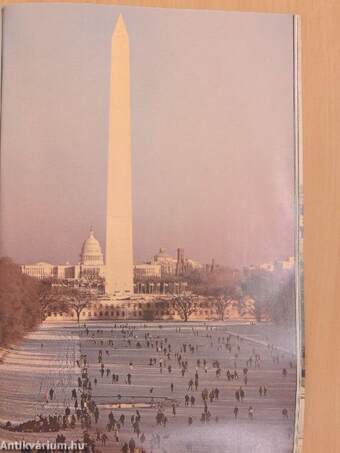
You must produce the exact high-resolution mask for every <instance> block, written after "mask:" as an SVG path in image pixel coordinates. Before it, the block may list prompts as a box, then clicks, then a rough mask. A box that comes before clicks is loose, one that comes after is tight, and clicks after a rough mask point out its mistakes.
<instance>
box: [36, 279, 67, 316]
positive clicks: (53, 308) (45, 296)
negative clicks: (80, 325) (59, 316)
mask: <svg viewBox="0 0 340 453" xmlns="http://www.w3.org/2000/svg"><path fill="white" fill-rule="evenodd" d="M64 295H65V289H64V288H62V287H59V286H53V283H52V281H49V280H44V281H41V282H39V288H38V302H39V306H40V311H41V318H42V319H45V318H46V317H47V316H48V315H49V313H51V312H63V313H66V312H68V306H67V304H66V302H65V300H64Z"/></svg>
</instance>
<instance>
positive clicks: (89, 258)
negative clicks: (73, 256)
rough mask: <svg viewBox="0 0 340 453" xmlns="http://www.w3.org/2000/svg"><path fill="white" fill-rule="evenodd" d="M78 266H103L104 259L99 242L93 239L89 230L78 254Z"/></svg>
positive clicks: (92, 232)
mask: <svg viewBox="0 0 340 453" xmlns="http://www.w3.org/2000/svg"><path fill="white" fill-rule="evenodd" d="M80 264H82V265H85V266H86V265H92V266H93V265H103V264H104V257H103V254H102V249H101V246H100V244H99V241H98V240H97V239H96V238H95V237H94V231H93V229H92V228H91V230H90V235H89V237H88V238H87V239H86V240H85V241H84V242H83V245H82V248H81V253H80Z"/></svg>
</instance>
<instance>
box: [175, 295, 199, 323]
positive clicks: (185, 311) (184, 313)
mask: <svg viewBox="0 0 340 453" xmlns="http://www.w3.org/2000/svg"><path fill="white" fill-rule="evenodd" d="M171 302H172V305H173V307H174V309H175V310H176V311H177V313H178V314H179V316H180V317H181V318H182V319H184V321H185V322H187V321H188V319H189V317H190V316H191V315H192V314H193V313H195V311H196V310H197V307H198V304H197V297H194V296H176V297H174V298H173V299H172V301H171Z"/></svg>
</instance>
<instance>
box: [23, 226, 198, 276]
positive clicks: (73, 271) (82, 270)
mask: <svg viewBox="0 0 340 453" xmlns="http://www.w3.org/2000/svg"><path fill="white" fill-rule="evenodd" d="M178 250H179V251H180V252H181V253H180V252H178V257H177V259H176V258H173V257H172V256H170V255H168V254H166V253H165V250H164V249H162V248H161V249H160V250H159V252H158V253H157V254H156V255H155V256H154V257H153V260H151V261H150V262H147V263H141V264H135V265H134V266H133V268H134V277H135V279H136V280H143V279H155V280H157V279H160V278H161V277H164V276H169V275H176V273H178V265H179V263H181V260H183V262H184V268H185V269H198V268H201V267H202V265H201V264H200V263H198V262H197V261H193V260H191V259H188V258H184V256H183V251H182V249H178ZM21 271H22V272H23V273H24V274H27V275H30V276H31V277H35V278H38V279H40V280H43V279H51V280H70V281H71V280H92V279H96V278H98V277H102V278H103V279H104V278H105V264H104V255H103V252H102V248H101V245H100V243H99V241H98V239H96V237H95V235H94V230H93V229H92V228H91V229H90V234H89V236H88V238H87V239H85V241H84V242H83V244H82V247H81V251H80V261H79V263H78V264H70V263H66V264H51V263H47V262H45V261H40V262H37V263H33V264H23V265H21Z"/></svg>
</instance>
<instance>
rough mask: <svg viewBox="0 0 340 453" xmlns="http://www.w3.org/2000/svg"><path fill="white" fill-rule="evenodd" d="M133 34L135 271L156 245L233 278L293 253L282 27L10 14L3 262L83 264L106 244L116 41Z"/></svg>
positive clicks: (181, 15)
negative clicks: (226, 269) (119, 28)
mask: <svg viewBox="0 0 340 453" xmlns="http://www.w3.org/2000/svg"><path fill="white" fill-rule="evenodd" d="M120 13H122V14H123V16H124V20H125V22H126V25H127V28H128V32H129V36H130V51H131V83H132V86H131V96H132V106H131V114H132V159H133V210H134V256H135V261H141V260H144V259H148V258H150V257H151V256H152V255H153V254H154V253H155V252H156V251H157V250H158V248H159V247H164V248H165V249H166V250H167V251H168V252H170V253H173V254H175V250H176V248H177V247H183V248H184V249H185V253H186V255H189V256H191V257H193V258H194V259H197V260H200V261H202V262H209V261H210V260H211V258H212V257H214V258H215V259H216V261H217V262H220V263H224V264H228V265H232V266H241V265H246V264H252V263H261V262H267V261H271V260H273V259H276V258H285V257H288V256H289V255H292V254H293V245H294V235H293V231H294V230H293V225H294V216H293V215H294V208H293V197H294V130H293V39H292V38H293V35H292V32H293V21H292V16H289V15H272V14H270V15H269V14H253V13H251V14H250V13H249V14H245V13H226V12H213V11H210V12H207V11H184V10H167V9H151V8H133V7H114V6H94V5H71V4H64V5H53V4H49V5H46V4H45V5H38V4H35V5H29V4H27V5H17V6H11V7H9V8H6V11H5V24H4V72H3V93H4V94H3V123H2V142H1V151H2V191H1V193H2V239H3V244H4V250H3V253H4V254H7V255H10V256H12V257H13V258H14V259H15V260H16V261H18V262H22V263H23V262H33V261H38V260H46V261H51V262H55V263H57V262H59V263H63V262H65V261H70V262H77V261H78V258H79V257H78V255H79V252H80V247H81V243H82V241H83V240H84V238H86V236H87V234H88V230H89V227H90V225H93V226H94V228H95V232H96V236H97V238H98V239H99V240H100V242H101V244H102V247H103V250H104V245H105V195H106V194H105V187H106V168H105V166H106V157H107V138H108V99H109V95H108V94H109V70H110V60H109V56H110V42H111V34H112V31H113V28H114V24H115V21H116V19H117V17H118V15H119V14H120Z"/></svg>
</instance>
